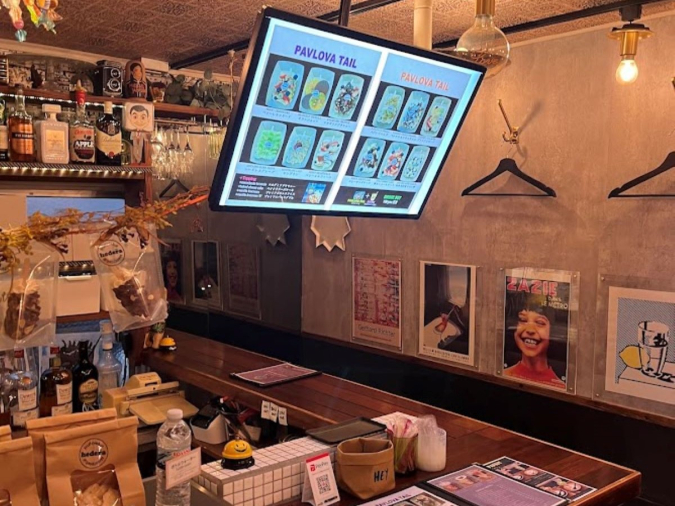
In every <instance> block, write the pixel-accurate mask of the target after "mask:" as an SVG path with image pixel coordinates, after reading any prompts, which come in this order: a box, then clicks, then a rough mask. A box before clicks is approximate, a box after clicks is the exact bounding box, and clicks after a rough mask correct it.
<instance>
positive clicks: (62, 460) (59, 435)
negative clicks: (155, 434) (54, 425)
mask: <svg viewBox="0 0 675 506" xmlns="http://www.w3.org/2000/svg"><path fill="white" fill-rule="evenodd" d="M137 428H138V418H136V417H135V416H134V417H128V418H120V419H117V420H111V421H108V422H101V423H97V424H93V425H86V426H84V427H77V428H74V429H66V430H62V431H59V432H51V433H47V434H45V455H46V459H47V492H48V494H49V505H50V506H85V505H89V504H105V505H114V506H121V505H124V506H145V491H144V489H143V481H142V480H141V472H140V470H139V469H138V463H137V460H136V459H137V452H138V437H137V433H136V431H137Z"/></svg>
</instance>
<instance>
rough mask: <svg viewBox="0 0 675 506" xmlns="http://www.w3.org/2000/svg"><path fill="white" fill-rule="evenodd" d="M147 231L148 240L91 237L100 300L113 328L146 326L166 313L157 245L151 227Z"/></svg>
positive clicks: (164, 292) (165, 315) (136, 237)
mask: <svg viewBox="0 0 675 506" xmlns="http://www.w3.org/2000/svg"><path fill="white" fill-rule="evenodd" d="M150 233H151V234H153V235H151V236H150V237H149V238H148V240H147V242H146V241H143V242H141V241H140V240H139V238H138V236H137V235H133V236H132V235H131V234H129V235H123V236H122V237H125V238H126V239H127V240H126V241H123V240H120V239H119V238H118V237H117V236H112V237H111V238H109V239H105V240H100V237H99V236H98V235H96V236H93V237H92V239H93V241H92V247H91V250H92V251H91V253H92V257H93V259H94V265H95V267H96V272H97V273H98V275H99V279H100V280H101V291H102V296H103V302H104V304H105V307H106V308H107V310H108V311H109V312H110V319H111V320H112V323H113V327H114V328H115V331H116V332H122V331H125V330H133V329H137V328H141V327H149V326H151V325H153V324H155V323H157V322H160V321H163V320H165V319H166V317H167V302H166V289H165V288H164V280H163V277H162V263H161V260H160V256H159V247H158V244H157V239H156V238H155V236H154V229H152V230H151V232H150Z"/></svg>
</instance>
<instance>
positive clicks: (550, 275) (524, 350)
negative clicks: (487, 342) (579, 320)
mask: <svg viewBox="0 0 675 506" xmlns="http://www.w3.org/2000/svg"><path fill="white" fill-rule="evenodd" d="M572 275H573V274H572V273H571V272H566V271H553V270H537V269H532V268H518V269H507V270H506V276H505V279H504V283H505V284H504V347H503V366H504V377H506V378H510V379H513V380H516V381H521V382H526V383H534V384H537V385H539V386H542V387H546V388H551V389H556V390H565V389H567V383H568V381H567V379H568V378H567V375H568V373H567V368H568V360H569V341H570V331H571V330H570V304H571V298H570V296H571V289H572Z"/></svg>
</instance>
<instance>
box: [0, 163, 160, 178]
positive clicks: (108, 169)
mask: <svg viewBox="0 0 675 506" xmlns="http://www.w3.org/2000/svg"><path fill="white" fill-rule="evenodd" d="M147 174H149V175H152V167H146V166H138V165H121V166H114V165H94V164H81V165H78V164H57V163H38V162H0V177H4V176H7V177H91V178H106V179H111V178H112V179H144V178H145V176H146V175H147Z"/></svg>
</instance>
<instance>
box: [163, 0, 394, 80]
mask: <svg viewBox="0 0 675 506" xmlns="http://www.w3.org/2000/svg"><path fill="white" fill-rule="evenodd" d="M400 1H401V0H363V1H362V2H359V3H357V4H351V2H345V1H344V0H341V5H340V7H341V8H340V9H339V10H336V11H331V12H327V13H326V14H322V15H320V16H317V19H320V20H322V21H328V22H331V23H334V22H336V21H340V20H341V14H343V13H342V7H344V4H345V3H347V4H351V5H350V8H349V11H348V12H347V19H349V14H363V13H364V12H368V11H372V10H375V9H379V8H381V7H385V6H386V5H390V4H394V3H398V2H400ZM249 40H250V39H246V40H240V41H237V42H234V43H232V44H228V45H226V46H222V47H219V48H215V49H211V50H209V51H206V52H204V53H200V54H197V55H195V56H190V57H188V58H184V59H182V60H177V61H174V62H169V68H171V69H174V70H177V69H182V68H185V67H191V66H193V65H197V64H199V63H204V62H207V61H211V60H214V59H216V58H220V57H222V56H226V55H227V54H228V53H229V52H230V51H243V50H244V49H246V48H247V47H248V43H249Z"/></svg>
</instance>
